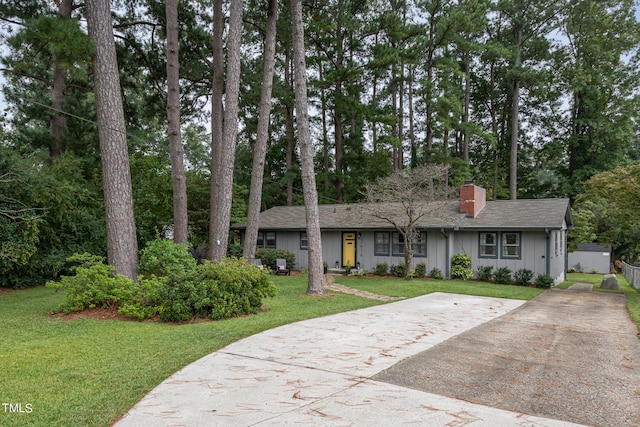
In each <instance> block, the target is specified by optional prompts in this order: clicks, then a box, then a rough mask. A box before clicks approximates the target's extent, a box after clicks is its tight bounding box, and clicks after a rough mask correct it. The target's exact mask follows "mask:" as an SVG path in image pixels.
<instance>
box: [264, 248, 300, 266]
mask: <svg viewBox="0 0 640 427" xmlns="http://www.w3.org/2000/svg"><path fill="white" fill-rule="evenodd" d="M255 257H256V258H260V260H262V265H264V266H265V267H268V268H270V269H271V270H276V259H278V258H284V259H285V260H287V268H288V269H290V270H293V267H294V266H295V261H296V257H295V255H294V254H292V253H291V252H289V251H285V250H284V249H269V248H261V249H258V250H257V251H256V256H255Z"/></svg>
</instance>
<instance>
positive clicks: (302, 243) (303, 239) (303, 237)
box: [300, 231, 309, 249]
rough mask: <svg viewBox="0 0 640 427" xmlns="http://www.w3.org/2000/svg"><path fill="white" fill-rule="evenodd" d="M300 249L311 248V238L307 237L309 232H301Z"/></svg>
mask: <svg viewBox="0 0 640 427" xmlns="http://www.w3.org/2000/svg"><path fill="white" fill-rule="evenodd" d="M300 249H309V240H308V239H307V232H306V231H301V232H300Z"/></svg>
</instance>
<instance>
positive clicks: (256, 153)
mask: <svg viewBox="0 0 640 427" xmlns="http://www.w3.org/2000/svg"><path fill="white" fill-rule="evenodd" d="M277 17H278V1H277V0H269V5H268V10H267V31H266V35H265V41H264V53H263V55H262V56H263V58H264V65H263V71H262V92H261V94H260V109H259V112H258V131H257V135H256V143H255V145H254V147H253V169H252V171H251V189H250V192H249V208H248V212H247V230H246V234H245V240H244V256H245V257H247V259H248V260H249V261H253V259H254V258H255V254H256V241H257V239H258V227H259V225H260V224H259V216H260V204H261V203H262V182H263V180H264V161H265V157H266V155H267V141H268V139H269V116H270V114H271V90H272V88H273V68H274V63H275V54H276V20H277Z"/></svg>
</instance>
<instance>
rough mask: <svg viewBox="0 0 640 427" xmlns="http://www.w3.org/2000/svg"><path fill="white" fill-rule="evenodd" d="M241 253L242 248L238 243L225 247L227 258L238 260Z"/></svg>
mask: <svg viewBox="0 0 640 427" xmlns="http://www.w3.org/2000/svg"><path fill="white" fill-rule="evenodd" d="M243 252H244V249H243V248H242V245H240V244H238V243H235V244H229V245H228V246H227V258H240V257H242V254H243Z"/></svg>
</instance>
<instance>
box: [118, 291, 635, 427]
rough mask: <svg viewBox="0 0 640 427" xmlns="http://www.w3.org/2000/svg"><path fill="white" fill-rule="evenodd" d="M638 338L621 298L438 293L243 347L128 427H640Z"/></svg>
mask: <svg viewBox="0 0 640 427" xmlns="http://www.w3.org/2000/svg"><path fill="white" fill-rule="evenodd" d="M636 333H637V331H636V330H635V326H634V325H633V324H632V323H631V322H630V320H629V319H628V317H627V316H626V312H625V310H624V297H621V296H620V295H611V294H595V293H590V292H576V291H570V290H564V291H563V290H550V291H547V292H545V293H544V294H543V295H542V296H540V297H538V298H536V299H535V300H533V301H530V302H528V303H526V304H525V303H524V302H523V301H515V300H505V299H498V298H484V297H475V296H464V295H455V294H442V293H435V294H430V295H425V296H422V297H418V298H412V299H408V300H403V301H399V302H394V303H390V304H385V305H381V306H376V307H371V308H367V309H362V310H357V311H353V312H349V313H340V314H336V315H332V316H327V317H323V318H319V319H312V320H307V321H303V322H298V323H295V324H291V325H286V326H282V327H279V328H276V329H272V330H269V331H265V332H263V333H261V334H257V335H254V336H252V337H248V338H246V339H243V340H241V341H238V342H236V343H233V344H231V345H229V346H227V347H225V348H223V349H221V350H220V351H217V352H215V353H212V354H210V355H208V356H206V357H204V358H202V359H200V360H198V361H196V362H194V363H193V364H191V365H189V366H187V367H185V368H184V369H182V370H181V371H179V372H177V373H176V374H174V375H173V376H171V377H170V378H168V379H167V380H166V381H164V382H163V383H162V384H160V385H159V386H158V387H157V388H155V389H154V390H153V391H151V393H149V394H148V395H147V396H146V397H145V398H144V399H143V400H142V401H140V402H139V403H138V404H137V405H136V406H135V407H134V408H132V409H131V410H130V411H129V413H128V414H127V415H125V416H124V417H123V418H122V419H121V420H120V421H119V422H118V423H117V425H118V426H119V427H122V426H136V427H138V426H154V427H158V426H253V425H260V426H263V425H264V426H266V425H331V426H358V425H362V426H367V427H370V426H390V425H426V426H445V425H449V426H453V425H474V426H476V425H477V426H515V425H517V426H569V425H576V424H573V423H581V424H587V425H607V426H617V425H619V426H624V425H637V424H639V421H640V417H639V412H638V411H639V410H640V385H639V381H640V380H639V375H638V373H639V370H638V362H639V361H640V346H639V343H638V339H637V338H636ZM603 420H604V421H607V422H605V423H603Z"/></svg>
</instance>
